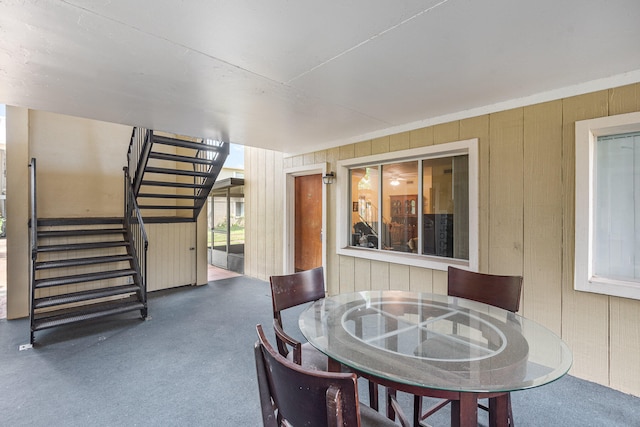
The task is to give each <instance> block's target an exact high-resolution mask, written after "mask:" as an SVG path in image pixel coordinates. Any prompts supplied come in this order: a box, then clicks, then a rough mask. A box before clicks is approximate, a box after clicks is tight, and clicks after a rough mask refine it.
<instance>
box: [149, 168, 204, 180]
mask: <svg viewBox="0 0 640 427" xmlns="http://www.w3.org/2000/svg"><path fill="white" fill-rule="evenodd" d="M145 173H163V174H167V175H180V176H193V177H199V178H206V177H208V176H209V172H208V171H205V172H201V171H193V170H191V171H190V170H185V169H169V168H159V167H154V166H147V168H146V169H145Z"/></svg>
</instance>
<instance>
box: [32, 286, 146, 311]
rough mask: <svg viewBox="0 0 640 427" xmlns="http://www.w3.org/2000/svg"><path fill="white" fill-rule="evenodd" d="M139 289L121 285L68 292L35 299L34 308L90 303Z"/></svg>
mask: <svg viewBox="0 0 640 427" xmlns="http://www.w3.org/2000/svg"><path fill="white" fill-rule="evenodd" d="M139 290H140V287H139V286H138V285H135V284H132V285H122V286H110V287H106V288H99V289H90V290H86V291H80V292H70V293H66V294H60V295H52V296H48V297H43V298H36V299H35V300H34V308H35V309H41V308H48V307H55V306H59V305H63V304H72V303H77V302H82V301H90V300H94V299H98V298H106V297H113V296H117V295H128V294H132V293H135V292H138V291H139Z"/></svg>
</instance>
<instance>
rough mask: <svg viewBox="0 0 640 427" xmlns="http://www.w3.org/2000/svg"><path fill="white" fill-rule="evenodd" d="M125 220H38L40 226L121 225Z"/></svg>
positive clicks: (112, 218) (91, 218) (115, 218)
mask: <svg viewBox="0 0 640 427" xmlns="http://www.w3.org/2000/svg"><path fill="white" fill-rule="evenodd" d="M123 223H124V220H123V219H122V218H118V217H87V218H38V226H56V225H102V224H120V225H122V224H123Z"/></svg>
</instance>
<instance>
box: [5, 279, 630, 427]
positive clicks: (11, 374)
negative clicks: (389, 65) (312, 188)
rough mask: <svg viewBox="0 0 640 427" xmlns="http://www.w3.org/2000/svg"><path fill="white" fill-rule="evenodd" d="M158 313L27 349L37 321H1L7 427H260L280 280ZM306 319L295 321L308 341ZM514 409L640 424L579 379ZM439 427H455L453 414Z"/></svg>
mask: <svg viewBox="0 0 640 427" xmlns="http://www.w3.org/2000/svg"><path fill="white" fill-rule="evenodd" d="M149 307H150V309H149V313H150V316H151V320H148V321H141V320H139V318H137V317H136V314H135V313H132V314H129V315H121V316H119V317H113V318H109V319H107V320H105V319H103V320H102V321H99V322H88V323H84V324H79V325H75V326H67V327H59V328H54V329H50V330H46V331H41V332H38V333H36V342H37V345H36V346H35V347H34V348H33V349H29V350H24V351H19V350H18V347H19V345H20V344H25V343H27V342H28V339H29V323H28V321H27V320H26V319H20V320H11V321H7V320H1V321H0V426H34V427H37V426H260V425H261V418H260V407H259V401H258V390H257V383H256V379H255V365H254V360H253V344H254V342H255V340H256V335H255V325H256V324H257V323H262V324H263V325H264V326H265V328H266V329H267V330H270V327H271V299H270V294H269V285H268V283H266V282H263V281H259V280H254V279H250V278H246V277H237V278H232V279H225V280H220V281H215V282H211V283H209V284H208V285H206V286H202V287H190V288H181V289H175V290H170V291H161V292H155V293H152V294H150V301H149ZM299 312H300V310H298V309H293V310H292V312H291V313H287V315H288V317H287V318H286V319H285V328H286V329H287V330H288V331H290V332H296V333H297V334H299V331H298V329H297V315H298V313H299ZM298 336H299V335H298ZM269 337H270V338H273V337H272V334H271V335H270V336H269ZM299 337H300V336H299ZM361 387H362V388H361V390H363V393H362V398H363V400H364V401H366V392H364V391H365V390H366V387H365V386H364V384H362V386H361ZM512 400H513V411H514V417H515V421H516V425H517V426H519V427H527V426H621V427H622V426H624V427H628V426H640V399H639V398H636V397H633V396H629V395H626V394H624V393H620V392H617V391H614V390H611V389H609V388H606V387H603V386H600V385H597V384H593V383H590V382H587V381H583V380H579V379H577V378H574V377H571V376H565V377H563V378H562V379H560V380H558V381H556V382H554V383H552V384H549V385H547V386H544V387H539V388H536V389H532V390H527V391H520V392H516V393H513V394H512ZM403 401H404V402H406V403H407V405H408V404H409V403H410V399H409V397H408V396H406V398H404V399H403ZM430 424H432V425H434V426H439V425H448V414H447V412H446V410H445V411H441V412H439V413H438V414H436V416H434V417H433V418H430ZM480 425H486V417H484V415H482V416H481V417H480Z"/></svg>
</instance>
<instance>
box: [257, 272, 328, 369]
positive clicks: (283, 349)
mask: <svg viewBox="0 0 640 427" xmlns="http://www.w3.org/2000/svg"><path fill="white" fill-rule="evenodd" d="M269 281H270V283H271V302H272V305H273V328H274V330H275V334H276V344H277V346H278V351H279V352H280V354H281V355H282V356H284V357H286V358H288V359H289V360H291V361H293V362H295V363H297V364H298V365H302V366H304V367H305V368H311V369H317V370H321V371H326V370H327V367H328V360H327V356H325V355H324V354H322V353H321V352H320V351H318V350H316V349H315V347H313V346H312V345H311V344H309V343H307V342H305V343H301V342H300V341H298V340H296V339H295V338H293V337H291V336H290V335H289V334H287V333H286V332H285V331H284V327H283V322H282V312H283V311H284V310H287V309H289V308H292V307H296V306H299V305H301V304H306V303H310V302H313V301H316V300H319V299H320V298H324V296H325V290H324V269H323V267H317V268H314V269H311V270H305V271H300V272H297V273H292V274H286V275H282V276H271V277H270V278H269Z"/></svg>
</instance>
